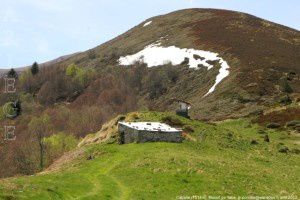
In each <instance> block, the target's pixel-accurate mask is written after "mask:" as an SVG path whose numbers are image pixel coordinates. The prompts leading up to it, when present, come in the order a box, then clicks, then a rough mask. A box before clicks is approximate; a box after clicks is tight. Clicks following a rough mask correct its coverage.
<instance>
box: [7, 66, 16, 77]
mask: <svg viewBox="0 0 300 200" xmlns="http://www.w3.org/2000/svg"><path fill="white" fill-rule="evenodd" d="M7 77H8V78H15V79H17V78H18V73H17V72H16V71H15V70H14V69H13V68H11V69H10V70H9V71H8V73H7Z"/></svg>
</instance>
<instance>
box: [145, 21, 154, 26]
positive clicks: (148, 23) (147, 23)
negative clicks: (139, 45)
mask: <svg viewBox="0 0 300 200" xmlns="http://www.w3.org/2000/svg"><path fill="white" fill-rule="evenodd" d="M151 23H152V21H149V22H146V23H145V24H144V25H143V27H145V26H148V25H150V24H151Z"/></svg>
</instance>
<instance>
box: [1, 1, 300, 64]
mask: <svg viewBox="0 0 300 200" xmlns="http://www.w3.org/2000/svg"><path fill="white" fill-rule="evenodd" d="M193 7H195V8H222V9H229V10H236V11H243V12H246V13H249V14H253V15H255V16H258V17H261V18H264V19H268V20H270V21H273V22H277V23H280V24H283V25H286V26H289V27H292V28H295V29H297V30H300V14H299V13H300V12H299V10H300V0H284V1H283V0H282V1H281V0H142V1H141V0H0V68H11V67H21V66H25V65H29V64H32V63H33V62H34V61H37V62H39V63H41V62H45V61H49V60H51V59H54V58H57V57H59V56H62V55H66V54H70V53H74V52H78V51H84V50H87V49H89V48H93V47H95V46H97V45H99V44H101V43H103V42H105V41H107V40H109V39H112V38H114V37H116V36H117V35H119V34H121V33H123V32H125V31H127V30H128V29H129V28H131V27H133V26H135V25H137V24H138V23H141V22H142V21H144V20H146V19H147V18H149V17H153V16H156V15H159V14H165V13H168V12H171V11H175V10H179V9H184V8H193Z"/></svg>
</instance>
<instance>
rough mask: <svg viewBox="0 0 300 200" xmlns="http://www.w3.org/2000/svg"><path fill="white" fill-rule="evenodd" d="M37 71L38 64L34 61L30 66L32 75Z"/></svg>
mask: <svg viewBox="0 0 300 200" xmlns="http://www.w3.org/2000/svg"><path fill="white" fill-rule="evenodd" d="M37 73H39V65H38V64H37V62H34V63H33V65H32V66H31V74H32V75H33V76H34V75H36V74H37Z"/></svg>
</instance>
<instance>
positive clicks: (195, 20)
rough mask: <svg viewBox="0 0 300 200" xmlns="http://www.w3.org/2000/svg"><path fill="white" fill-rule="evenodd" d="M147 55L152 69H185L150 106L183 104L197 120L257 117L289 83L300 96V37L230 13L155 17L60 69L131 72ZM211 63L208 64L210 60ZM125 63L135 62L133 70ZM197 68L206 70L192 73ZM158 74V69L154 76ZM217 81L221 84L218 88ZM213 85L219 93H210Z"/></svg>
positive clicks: (182, 12) (191, 12)
mask: <svg viewBox="0 0 300 200" xmlns="http://www.w3.org/2000/svg"><path fill="white" fill-rule="evenodd" d="M149 45H150V46H149ZM151 45H152V46H151ZM147 47H148V49H147ZM149 47H150V48H149ZM161 47H164V49H163V48H161ZM172 47H173V49H172ZM151 48H152V52H151ZM168 48H169V50H168ZM191 50H193V51H191ZM155 51H156V54H155V53H154V54H153V52H155ZM185 51H189V53H187V52H185ZM197 51H198V52H197ZM199 51H202V52H200V53H199ZM91 52H92V53H91ZM145 52H148V54H149V55H146V58H145V61H146V63H147V62H149V63H148V64H149V65H150V66H153V65H156V66H162V65H164V64H169V63H170V61H171V63H172V62H173V63H172V64H174V65H178V66H181V67H182V68H181V69H180V70H181V71H180V72H179V73H180V74H179V75H178V80H177V82H175V83H174V84H171V85H167V87H166V88H164V91H163V92H161V93H159V95H156V96H157V97H155V98H154V99H151V105H152V106H153V107H155V108H157V109H162V110H165V109H169V110H172V109H174V104H172V103H170V102H169V100H170V99H172V98H181V99H184V100H186V101H189V102H190V103H191V104H192V105H193V107H192V110H191V113H192V116H193V117H195V118H199V119H224V118H230V117H239V116H245V115H248V114H251V113H256V112H259V111H260V110H261V109H263V108H265V107H266V106H267V107H268V106H273V105H274V104H277V103H278V102H279V101H280V99H282V98H283V97H284V96H285V92H284V89H283V88H282V84H285V83H286V82H287V84H288V85H289V86H290V87H291V88H292V91H293V93H299V92H300V79H299V76H300V75H299V74H300V67H299V63H300V53H299V52H300V33H299V31H297V30H294V29H291V28H288V27H285V26H282V25H279V24H275V23H272V22H269V21H266V20H263V19H260V18H257V17H255V16H252V15H248V14H245V13H240V12H233V11H227V10H215V9H188V10H180V11H176V12H172V13H169V14H167V15H161V16H157V17H153V18H150V19H148V20H146V21H144V22H142V23H141V24H139V25H137V26H136V27H134V28H132V29H130V30H129V31H127V32H126V33H124V34H122V35H120V36H118V37H116V38H115V39H113V40H111V41H108V42H106V43H105V44H103V45H100V46H98V47H96V48H95V49H92V50H90V51H88V52H84V53H79V54H76V55H75V56H72V57H71V58H69V59H68V60H67V61H61V62H60V63H61V65H67V64H70V63H76V64H77V65H79V66H81V67H87V66H88V67H94V68H97V69H103V68H107V67H108V66H114V67H115V69H117V68H120V67H121V68H122V67H123V66H120V64H122V61H123V64H132V65H134V62H133V61H137V60H139V62H142V59H140V58H137V57H138V56H145V55H142V54H143V53H145ZM170 52H171V54H172V53H173V58H172V56H171V57H170ZM184 52H185V53H184ZM209 53H211V54H209ZM213 53H215V54H213ZM91 54H92V56H94V57H92V59H91ZM150 54H152V57H151V55H150ZM157 54H159V55H160V57H158V55H157ZM188 54H189V55H188ZM128 55H134V56H135V57H134V56H133V57H126V56H128ZM201 55H202V57H201ZM193 56H196V57H193ZM205 56H208V57H207V58H205V60H204V61H203V60H202V59H203V57H205ZM209 56H210V57H209ZM211 56H212V57H211ZM186 57H189V59H188V60H187V59H184V58H186ZM120 58H121V59H120ZM122 58H123V60H122ZM124 59H133V60H131V62H129V61H128V60H127V63H126V61H125V60H124ZM147 59H148V61H147ZM151 59H152V61H151ZM172 59H173V61H172ZM174 59H175V60H174ZM176 59H177V60H176ZM209 59H211V60H209ZM218 59H222V60H218ZM221 61H225V62H226V64H228V69H227V68H226V69H225V68H223V69H222V67H221V66H220V65H221V64H220V63H221ZM151 62H152V63H151ZM155 62H156V63H155ZM192 62H194V65H195V66H196V68H199V69H195V66H194V67H193V66H191V65H190V64H191V63H192ZM208 63H210V64H208ZM188 65H189V68H188V67H187V66H188ZM198 66H200V67H198ZM213 66H214V67H213ZM123 68H124V67H123ZM126 68H130V66H127V67H126ZM155 68H158V67H152V68H149V70H157V69H155ZM220 68H221V69H220ZM218 70H219V71H218ZM222 70H223V74H222V73H220V72H222ZM158 71H159V70H158ZM224 73H225V74H226V75H225V74H224ZM218 74H219V78H218V79H219V80H218V81H220V82H219V83H218V84H217V85H216V84H215V83H216V77H217V76H218ZM222 76H223V77H222ZM286 80H287V81H286ZM213 86H215V88H214V91H213V92H211V93H209V94H208V91H209V90H212V89H213V88H212V87H213ZM142 93H143V92H142ZM206 94H207V95H206ZM147 95H148V94H146V95H145V94H142V96H143V97H142V99H143V100H144V99H147V98H148V97H149V96H147ZM205 95H206V96H205ZM291 96H293V95H291Z"/></svg>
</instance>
